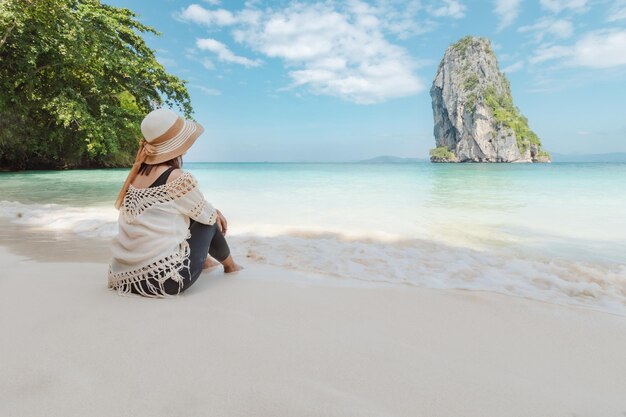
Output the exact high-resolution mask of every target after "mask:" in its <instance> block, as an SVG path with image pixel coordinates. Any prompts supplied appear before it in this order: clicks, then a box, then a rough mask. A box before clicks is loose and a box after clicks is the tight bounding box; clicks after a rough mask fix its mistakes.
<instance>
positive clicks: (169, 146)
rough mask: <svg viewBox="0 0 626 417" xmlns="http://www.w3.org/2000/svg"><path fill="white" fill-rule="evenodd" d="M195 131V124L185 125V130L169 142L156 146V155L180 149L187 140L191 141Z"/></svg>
mask: <svg viewBox="0 0 626 417" xmlns="http://www.w3.org/2000/svg"><path fill="white" fill-rule="evenodd" d="M194 131H195V126H194V124H193V123H189V122H187V123H185V124H184V126H183V129H182V130H181V131H180V132H178V134H177V135H176V136H175V137H173V138H171V139H169V140H168V141H167V142H163V143H159V144H158V145H155V150H156V154H157V155H160V154H164V153H166V152H170V151H173V150H174V149H176V148H178V147H180V146H181V145H182V144H183V143H185V141H186V140H187V139H189V136H191V134H192V133H193V132H194Z"/></svg>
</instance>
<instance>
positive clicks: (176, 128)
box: [148, 116, 185, 145]
mask: <svg viewBox="0 0 626 417" xmlns="http://www.w3.org/2000/svg"><path fill="white" fill-rule="evenodd" d="M184 124H185V120H184V119H183V118H182V117H180V116H178V119H176V121H175V122H174V124H173V125H172V126H170V128H169V129H167V130H166V131H165V132H164V133H163V134H162V135H161V136H157V137H156V138H154V139H152V140H149V141H148V142H150V144H152V145H156V144H159V143H163V142H165V141H167V140H170V139H172V138H173V137H175V136H176V135H177V134H178V132H180V130H181V129H182V128H183V125H184Z"/></svg>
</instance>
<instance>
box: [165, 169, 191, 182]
mask: <svg viewBox="0 0 626 417" xmlns="http://www.w3.org/2000/svg"><path fill="white" fill-rule="evenodd" d="M185 172H186V171H183V170H182V169H179V168H176V169H174V170H172V172H170V175H169V176H168V177H167V181H165V182H166V183H168V182H172V181H176V180H177V179H179V178H180V177H181V175H183V174H184V173H185Z"/></svg>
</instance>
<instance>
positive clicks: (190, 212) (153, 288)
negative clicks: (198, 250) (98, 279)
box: [109, 172, 217, 297]
mask: <svg viewBox="0 0 626 417" xmlns="http://www.w3.org/2000/svg"><path fill="white" fill-rule="evenodd" d="M216 217H217V214H216V211H215V209H214V208H213V206H212V205H211V204H210V203H209V202H207V201H206V200H205V199H204V196H203V195H202V192H201V191H200V190H199V189H198V182H197V181H196V179H195V178H194V177H193V175H191V174H190V173H189V172H184V173H183V174H181V176H180V177H178V178H176V179H175V180H173V181H171V182H169V183H166V184H164V185H161V186H158V187H152V188H135V187H133V186H132V185H131V186H130V187H129V188H128V191H127V192H126V196H125V197H124V202H123V204H122V206H121V207H120V214H119V218H118V224H119V231H118V234H117V236H116V237H115V238H114V239H113V242H112V245H111V251H112V255H113V260H112V262H111V264H110V266H109V288H112V289H116V290H117V291H118V293H120V294H128V293H130V292H132V288H133V287H134V288H135V289H136V290H137V292H139V293H140V294H142V295H145V296H148V297H164V296H166V295H167V294H166V293H165V291H164V290H163V283H164V282H165V281H166V280H167V279H173V280H174V281H176V282H178V283H179V285H181V284H182V277H181V275H180V271H181V270H182V269H183V268H189V245H188V244H187V239H188V238H189V218H192V219H194V220H196V221H198V222H200V223H204V224H209V225H211V224H214V223H215V220H216ZM148 278H152V279H151V280H148ZM142 281H143V282H145V284H144V285H145V286H146V287H147V289H148V290H149V291H148V292H146V291H145V289H144V288H143V286H142V285H140V284H141V282H142ZM155 283H156V284H158V285H155Z"/></svg>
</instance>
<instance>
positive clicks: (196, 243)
mask: <svg viewBox="0 0 626 417" xmlns="http://www.w3.org/2000/svg"><path fill="white" fill-rule="evenodd" d="M189 232H190V233H191V237H190V238H189V239H187V243H188V244H189V269H186V268H185V269H183V270H181V271H180V275H181V276H182V277H183V286H182V288H181V289H180V292H183V291H185V290H186V289H187V288H189V287H191V285H192V284H193V283H194V282H196V280H197V279H198V277H199V276H200V274H201V273H202V265H203V264H204V261H205V260H206V258H207V254H208V252H209V246H210V245H211V241H212V240H213V237H214V236H215V235H216V234H219V231H218V230H217V225H215V224H213V225H211V226H209V225H206V224H203V223H199V222H197V221H194V220H191V221H190V223H189ZM166 284H168V285H167V286H166V288H165V290H166V291H167V292H168V294H172V292H171V291H172V290H174V294H175V293H177V292H178V283H176V282H174V281H172V280H167V281H166ZM172 284H175V285H172ZM168 287H169V288H168ZM174 287H176V288H174Z"/></svg>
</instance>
